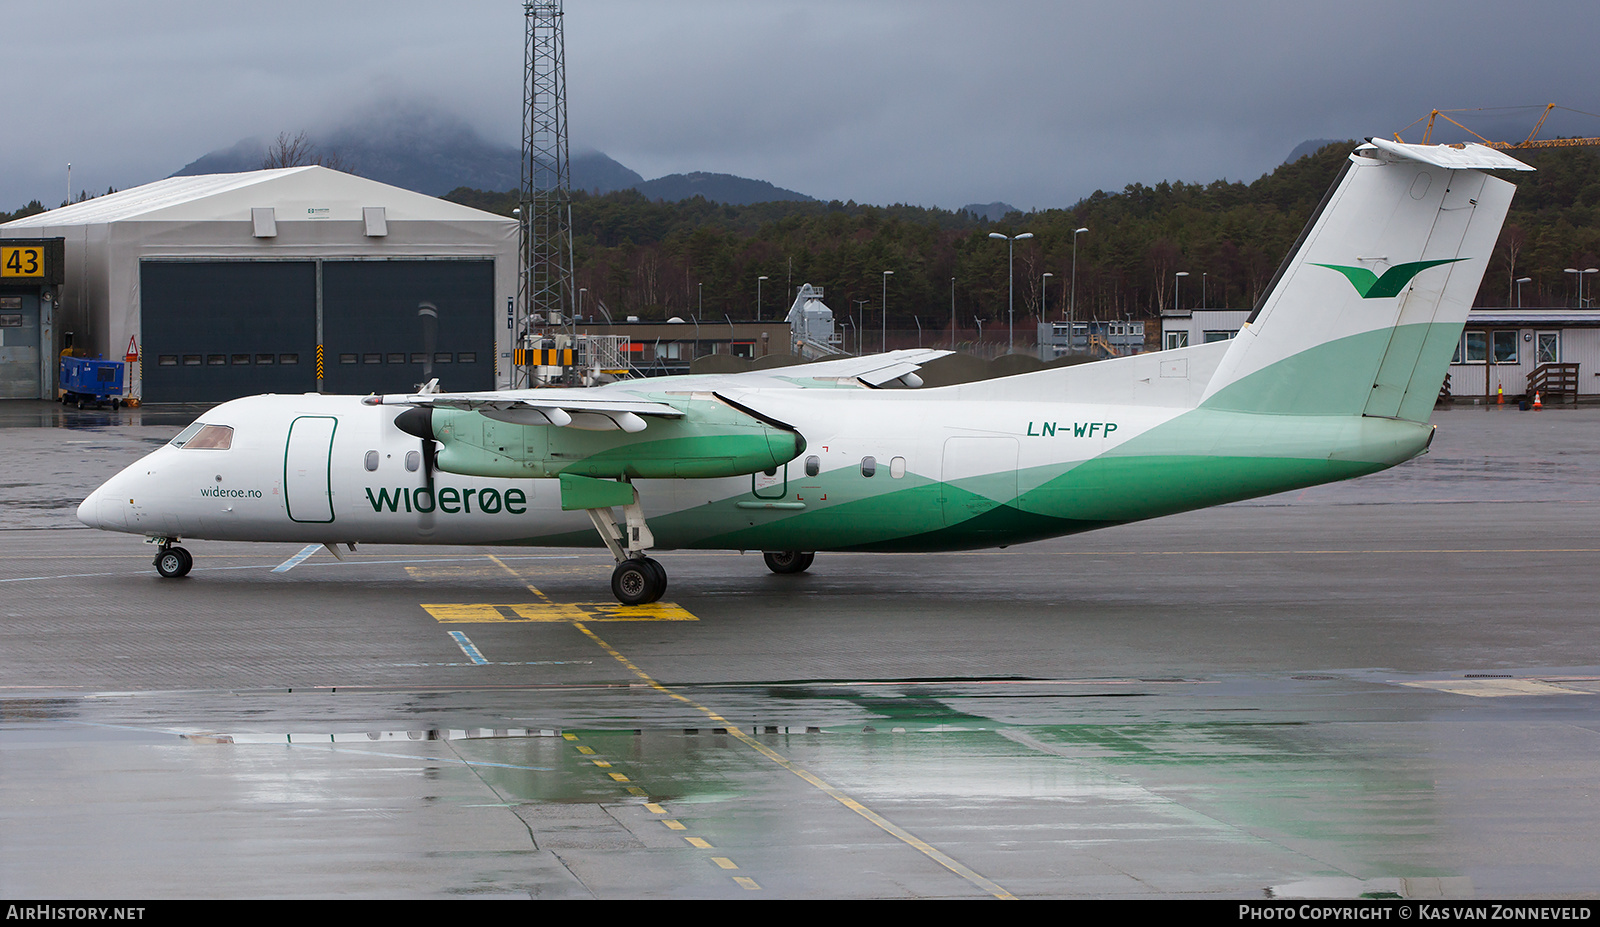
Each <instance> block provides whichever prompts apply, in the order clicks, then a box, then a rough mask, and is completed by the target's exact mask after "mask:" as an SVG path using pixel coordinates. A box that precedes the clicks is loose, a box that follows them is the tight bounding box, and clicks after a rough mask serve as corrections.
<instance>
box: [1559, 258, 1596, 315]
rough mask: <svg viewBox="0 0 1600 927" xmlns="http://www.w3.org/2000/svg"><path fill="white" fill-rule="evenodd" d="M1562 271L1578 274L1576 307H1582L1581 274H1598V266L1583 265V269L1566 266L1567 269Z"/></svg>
mask: <svg viewBox="0 0 1600 927" xmlns="http://www.w3.org/2000/svg"><path fill="white" fill-rule="evenodd" d="M1562 273H1564V274H1577V275H1578V308H1579V309H1582V308H1583V275H1584V274H1600V267H1585V268H1584V269H1583V270H1578V269H1577V268H1575V267H1568V268H1567V269H1565V270H1563V271H1562Z"/></svg>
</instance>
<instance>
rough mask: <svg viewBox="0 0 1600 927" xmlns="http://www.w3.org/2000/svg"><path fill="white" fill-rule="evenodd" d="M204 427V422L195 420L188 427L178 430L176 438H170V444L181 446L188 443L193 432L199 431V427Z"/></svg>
mask: <svg viewBox="0 0 1600 927" xmlns="http://www.w3.org/2000/svg"><path fill="white" fill-rule="evenodd" d="M204 427H206V426H205V424H204V423H203V422H195V423H194V424H193V425H190V426H189V427H188V428H185V429H184V430H182V431H180V432H178V436H177V437H176V438H173V439H172V446H173V447H183V446H184V445H185V444H188V443H189V439H190V438H192V437H194V435H195V432H197V431H199V430H200V429H202V428H204Z"/></svg>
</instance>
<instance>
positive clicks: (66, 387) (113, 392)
mask: <svg viewBox="0 0 1600 927" xmlns="http://www.w3.org/2000/svg"><path fill="white" fill-rule="evenodd" d="M123 366H124V365H123V363H122V361H108V360H101V359H100V358H98V357H93V358H91V357H63V358H61V390H62V394H61V401H62V402H63V403H66V404H67V405H75V406H77V407H78V408H80V409H81V408H83V407H84V406H88V405H94V406H97V405H102V404H106V403H109V404H110V405H111V408H113V409H115V408H117V407H118V406H120V405H122V371H123Z"/></svg>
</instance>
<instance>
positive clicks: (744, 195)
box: [633, 171, 815, 206]
mask: <svg viewBox="0 0 1600 927" xmlns="http://www.w3.org/2000/svg"><path fill="white" fill-rule="evenodd" d="M633 188H634V189H635V190H638V191H639V192H640V193H643V194H644V195H645V196H647V197H649V198H650V199H653V200H666V201H667V202H676V201H678V200H687V199H692V198H693V197H696V196H703V197H705V198H706V199H708V200H711V201H712V202H714V203H726V204H728V205H729V206H749V205H750V204H751V203H773V202H777V201H779V200H797V201H800V202H807V203H809V202H815V200H813V199H812V198H811V197H809V196H806V195H805V194H804V193H796V192H794V191H793V190H785V189H783V188H782V187H775V186H773V185H772V184H770V183H767V182H766V181H765V180H750V179H749V178H746V177H736V176H734V175H733V174H708V173H705V172H704V171H695V172H694V173H692V174H668V175H667V176H665V177H657V178H656V179H655V180H646V181H645V182H643V183H638V184H634V185H633Z"/></svg>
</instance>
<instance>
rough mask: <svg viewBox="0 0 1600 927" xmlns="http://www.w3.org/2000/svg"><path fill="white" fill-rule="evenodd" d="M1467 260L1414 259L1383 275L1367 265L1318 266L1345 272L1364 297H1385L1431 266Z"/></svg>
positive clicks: (1397, 290)
mask: <svg viewBox="0 0 1600 927" xmlns="http://www.w3.org/2000/svg"><path fill="white" fill-rule="evenodd" d="M1465 260H1466V258H1446V259H1444V260H1442V261H1412V262H1411V263H1409V264H1396V265H1394V266H1393V267H1391V268H1389V269H1388V270H1386V271H1384V272H1383V276H1381V277H1380V276H1378V275H1377V274H1375V273H1373V272H1372V271H1370V270H1367V269H1366V268H1365V267H1345V266H1343V265H1341V264H1318V265H1316V266H1318V267H1326V268H1328V269H1329V270H1337V271H1338V272H1339V273H1341V274H1344V275H1345V277H1346V278H1347V279H1348V280H1349V281H1350V285H1351V286H1353V287H1355V288H1356V292H1357V293H1360V294H1361V298H1362V299H1383V298H1384V297H1387V296H1395V295H1398V294H1399V292H1400V291H1401V290H1402V289H1405V285H1406V284H1408V283H1410V282H1411V278H1412V277H1415V276H1416V275H1417V274H1420V273H1422V272H1423V271H1425V270H1427V269H1428V268H1430V267H1438V266H1439V265H1440V264H1454V263H1455V262H1457V261H1465Z"/></svg>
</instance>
